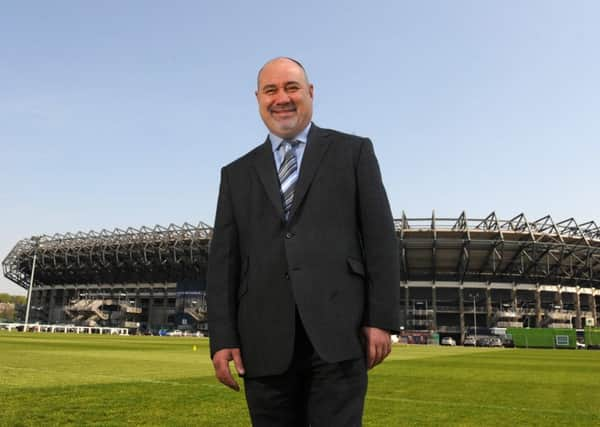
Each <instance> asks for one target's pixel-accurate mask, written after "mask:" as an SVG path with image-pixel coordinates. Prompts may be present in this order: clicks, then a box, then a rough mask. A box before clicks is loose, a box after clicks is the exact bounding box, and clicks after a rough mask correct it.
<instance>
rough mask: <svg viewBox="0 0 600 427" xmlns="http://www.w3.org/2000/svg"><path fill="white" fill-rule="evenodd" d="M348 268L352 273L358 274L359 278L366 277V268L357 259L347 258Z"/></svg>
mask: <svg viewBox="0 0 600 427" xmlns="http://www.w3.org/2000/svg"><path fill="white" fill-rule="evenodd" d="M347 261H348V267H350V271H351V272H352V273H354V274H358V275H359V276H362V277H365V266H364V265H363V263H362V262H361V261H360V260H357V259H356V258H351V257H348V258H347Z"/></svg>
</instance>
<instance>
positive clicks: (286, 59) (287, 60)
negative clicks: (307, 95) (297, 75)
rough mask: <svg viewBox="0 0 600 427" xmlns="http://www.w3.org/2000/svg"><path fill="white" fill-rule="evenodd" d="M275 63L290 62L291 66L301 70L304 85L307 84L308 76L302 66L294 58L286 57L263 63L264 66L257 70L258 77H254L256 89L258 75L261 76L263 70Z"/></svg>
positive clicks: (258, 84) (258, 86) (258, 81)
mask: <svg viewBox="0 0 600 427" xmlns="http://www.w3.org/2000/svg"><path fill="white" fill-rule="evenodd" d="M277 62H291V63H293V64H296V65H297V66H298V67H299V68H300V69H301V70H302V74H304V80H305V83H306V84H309V81H308V74H307V72H306V70H305V69H304V66H303V65H302V64H301V63H300V61H298V60H296V59H294V58H290V57H288V56H278V57H277V58H273V59H271V60H269V61H267V62H266V63H265V65H263V66H262V67H261V69H260V70H258V75H257V76H256V87H257V88H258V89H260V75H261V74H262V72H263V70H264V69H265V68H267V67H269V66H270V65H272V64H275V63H277Z"/></svg>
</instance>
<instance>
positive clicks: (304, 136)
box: [269, 122, 312, 152]
mask: <svg viewBox="0 0 600 427" xmlns="http://www.w3.org/2000/svg"><path fill="white" fill-rule="evenodd" d="M311 125H312V122H310V123H308V126H306V127H305V128H304V130H302V132H300V133H299V134H298V135H296V136H295V137H294V138H292V139H293V140H296V141H298V142H300V143H302V144H306V143H307V142H308V131H309V130H310V127H311ZM269 141H271V149H272V150H273V151H274V152H275V151H277V150H278V149H279V145H280V144H281V141H283V138H281V137H280V136H277V135H275V134H273V133H272V132H269Z"/></svg>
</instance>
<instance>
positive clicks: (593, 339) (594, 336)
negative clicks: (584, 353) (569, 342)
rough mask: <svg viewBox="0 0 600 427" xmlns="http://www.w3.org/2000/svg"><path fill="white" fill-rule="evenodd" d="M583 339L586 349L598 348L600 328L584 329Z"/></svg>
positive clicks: (599, 344) (599, 345)
mask: <svg viewBox="0 0 600 427" xmlns="http://www.w3.org/2000/svg"><path fill="white" fill-rule="evenodd" d="M583 337H584V340H585V345H586V346H587V347H588V348H589V347H600V328H585V330H584V332H583Z"/></svg>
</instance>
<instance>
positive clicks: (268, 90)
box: [265, 89, 275, 95]
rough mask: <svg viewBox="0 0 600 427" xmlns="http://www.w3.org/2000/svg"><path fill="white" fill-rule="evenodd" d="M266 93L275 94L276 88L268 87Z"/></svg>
mask: <svg viewBox="0 0 600 427" xmlns="http://www.w3.org/2000/svg"><path fill="white" fill-rule="evenodd" d="M265 93H266V94H267V95H273V94H274V93H275V89H266V90H265Z"/></svg>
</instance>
